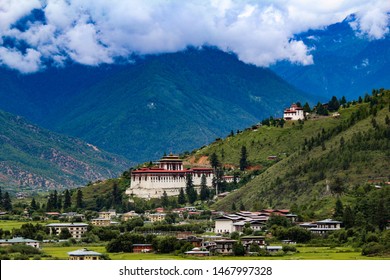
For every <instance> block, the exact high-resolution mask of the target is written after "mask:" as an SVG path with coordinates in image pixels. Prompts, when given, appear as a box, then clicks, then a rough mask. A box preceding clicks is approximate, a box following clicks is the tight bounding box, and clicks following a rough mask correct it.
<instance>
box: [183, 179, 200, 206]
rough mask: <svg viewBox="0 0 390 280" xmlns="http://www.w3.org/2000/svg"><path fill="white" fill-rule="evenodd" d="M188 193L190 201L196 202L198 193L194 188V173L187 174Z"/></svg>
mask: <svg viewBox="0 0 390 280" xmlns="http://www.w3.org/2000/svg"><path fill="white" fill-rule="evenodd" d="M186 194H187V199H188V202H189V203H191V204H192V203H194V202H195V201H196V199H197V196H198V194H197V193H196V190H195V188H194V182H193V181H192V175H191V174H187V177H186Z"/></svg>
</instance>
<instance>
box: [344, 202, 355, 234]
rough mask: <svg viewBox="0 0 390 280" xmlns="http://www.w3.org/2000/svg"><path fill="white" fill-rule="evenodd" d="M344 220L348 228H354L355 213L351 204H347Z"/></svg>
mask: <svg viewBox="0 0 390 280" xmlns="http://www.w3.org/2000/svg"><path fill="white" fill-rule="evenodd" d="M342 221H343V225H344V227H345V228H346V229H349V228H352V227H353V226H354V225H355V217H354V213H353V211H352V209H351V207H350V206H349V205H347V206H345V208H344V213H343V220H342Z"/></svg>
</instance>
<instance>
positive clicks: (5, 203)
mask: <svg viewBox="0 0 390 280" xmlns="http://www.w3.org/2000/svg"><path fill="white" fill-rule="evenodd" d="M3 208H4V210H5V211H12V202H11V197H10V196H9V193H8V192H5V194H4V197H3Z"/></svg>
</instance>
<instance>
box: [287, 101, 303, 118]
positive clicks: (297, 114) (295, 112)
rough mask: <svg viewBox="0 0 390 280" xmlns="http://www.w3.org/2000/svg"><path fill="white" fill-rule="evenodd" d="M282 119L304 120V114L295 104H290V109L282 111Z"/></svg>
mask: <svg viewBox="0 0 390 280" xmlns="http://www.w3.org/2000/svg"><path fill="white" fill-rule="evenodd" d="M283 119H285V120H292V121H297V120H304V119H305V113H304V112H303V109H302V108H301V107H298V106H297V105H296V104H292V105H291V107H290V108H287V109H285V110H284V113H283Z"/></svg>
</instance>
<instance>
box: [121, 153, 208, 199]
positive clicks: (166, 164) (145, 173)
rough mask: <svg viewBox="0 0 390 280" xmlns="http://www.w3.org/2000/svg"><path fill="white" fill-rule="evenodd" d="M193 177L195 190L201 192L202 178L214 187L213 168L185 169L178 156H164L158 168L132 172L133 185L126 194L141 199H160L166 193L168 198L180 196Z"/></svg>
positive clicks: (144, 168)
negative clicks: (189, 178) (189, 177)
mask: <svg viewBox="0 0 390 280" xmlns="http://www.w3.org/2000/svg"><path fill="white" fill-rule="evenodd" d="M187 175H192V181H193V184H194V187H195V189H196V190H197V191H198V193H199V190H200V185H201V180H202V176H205V178H206V185H207V186H208V187H209V188H210V187H211V186H212V182H213V178H214V171H213V169H212V168H195V167H194V168H187V169H184V167H183V160H182V159H180V158H179V157H178V156H176V155H172V154H171V155H168V156H164V157H163V158H162V159H161V160H160V161H159V162H158V165H157V166H156V167H151V168H147V167H143V168H140V169H136V170H133V171H132V172H131V185H130V188H128V189H127V190H126V194H128V195H134V196H136V197H140V198H146V199H149V198H159V197H162V196H163V194H164V191H165V192H166V193H167V195H168V196H174V195H179V192H180V189H183V190H184V191H185V188H186V177H187Z"/></svg>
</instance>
